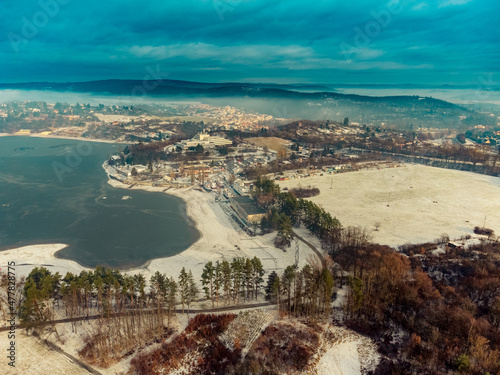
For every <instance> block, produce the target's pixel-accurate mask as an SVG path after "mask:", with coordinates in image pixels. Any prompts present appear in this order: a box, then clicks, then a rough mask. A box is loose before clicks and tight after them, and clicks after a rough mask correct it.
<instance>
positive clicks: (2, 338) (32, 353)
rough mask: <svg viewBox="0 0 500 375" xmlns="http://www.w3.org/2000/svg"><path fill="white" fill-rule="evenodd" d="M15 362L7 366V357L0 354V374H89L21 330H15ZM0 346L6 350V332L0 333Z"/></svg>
mask: <svg viewBox="0 0 500 375" xmlns="http://www.w3.org/2000/svg"><path fill="white" fill-rule="evenodd" d="M15 341H16V362H15V365H16V367H15V368H12V367H11V366H9V365H8V364H7V363H8V359H7V358H6V356H4V355H2V358H1V360H0V374H9V375H10V374H12V375H14V374H15V375H24V374H26V375H28V374H33V375H38V374H51V375H69V374H71V375H73V374H74V375H79V374H90V373H89V372H88V371H87V370H85V369H83V368H81V367H80V366H79V365H77V364H76V363H74V362H73V361H72V360H70V359H69V358H67V357H66V356H64V355H63V354H60V353H58V352H56V351H53V350H50V349H49V348H48V347H47V346H46V345H45V344H43V343H42V342H40V341H39V339H37V338H35V337H32V336H26V335H24V333H23V332H22V331H21V330H18V332H16V340H15ZM0 347H1V348H2V349H3V350H2V352H4V351H5V352H6V349H7V348H8V347H9V346H8V337H7V334H6V332H1V334H0Z"/></svg>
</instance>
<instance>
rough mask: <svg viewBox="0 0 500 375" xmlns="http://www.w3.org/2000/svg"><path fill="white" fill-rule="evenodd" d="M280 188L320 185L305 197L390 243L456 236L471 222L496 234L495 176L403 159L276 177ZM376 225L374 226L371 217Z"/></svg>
mask: <svg viewBox="0 0 500 375" xmlns="http://www.w3.org/2000/svg"><path fill="white" fill-rule="evenodd" d="M279 184H280V186H281V188H284V187H287V188H293V187H297V186H303V187H306V186H308V185H311V186H313V187H318V188H319V189H320V194H319V195H318V196H316V197H313V198H311V200H312V201H313V202H315V203H317V204H319V205H321V206H322V207H323V208H325V209H326V210H327V211H328V212H330V213H331V214H332V215H334V216H336V217H337V218H338V219H339V220H340V222H341V223H342V225H343V226H350V225H352V226H364V227H366V228H368V229H369V230H370V232H371V233H372V234H373V240H374V241H375V242H378V243H381V244H387V245H391V246H397V245H402V244H405V243H408V242H410V243H420V242H426V241H433V240H435V239H437V238H439V237H440V236H441V235H442V234H445V233H446V234H448V236H450V237H451V238H459V237H461V236H463V235H466V234H473V228H474V227H475V226H483V224H484V222H485V218H486V227H489V228H492V229H493V230H495V232H496V233H497V235H498V234H500V178H498V177H490V176H485V175H481V174H476V173H472V172H462V171H456V170H451V169H443V168H433V167H427V166H421V165H405V166H403V167H398V168H388V169H380V170H376V169H375V170H365V171H359V172H350V173H343V174H337V175H326V174H325V175H324V176H316V177H309V178H303V179H298V180H289V181H280V182H279ZM377 222H379V223H380V228H379V230H378V231H375V223H377Z"/></svg>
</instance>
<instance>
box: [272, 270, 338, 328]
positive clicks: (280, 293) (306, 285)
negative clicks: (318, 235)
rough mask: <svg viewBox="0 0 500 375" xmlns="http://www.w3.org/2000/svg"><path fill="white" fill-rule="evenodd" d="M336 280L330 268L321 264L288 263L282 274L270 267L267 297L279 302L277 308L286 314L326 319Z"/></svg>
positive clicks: (312, 319)
mask: <svg viewBox="0 0 500 375" xmlns="http://www.w3.org/2000/svg"><path fill="white" fill-rule="evenodd" d="M334 290H335V281H334V277H333V273H332V271H331V270H330V269H329V268H328V267H326V266H325V265H323V266H311V265H309V264H307V265H305V266H304V267H303V268H302V269H298V267H297V266H295V265H294V266H288V267H286V268H285V270H284V271H283V273H282V274H281V275H278V274H277V273H276V272H275V271H273V272H272V273H271V274H270V275H269V278H268V282H267V286H266V298H267V299H268V300H271V301H273V302H276V303H277V304H278V310H279V312H281V313H282V314H286V315H288V316H289V317H296V318H305V319H307V320H309V321H311V322H314V321H317V320H318V319H323V320H326V321H328V318H329V316H330V312H331V305H332V297H333V294H334Z"/></svg>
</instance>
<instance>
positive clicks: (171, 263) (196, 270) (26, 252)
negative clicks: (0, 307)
mask: <svg viewBox="0 0 500 375" xmlns="http://www.w3.org/2000/svg"><path fill="white" fill-rule="evenodd" d="M107 182H108V183H109V184H110V185H111V186H113V187H115V188H121V189H129V186H128V185H126V184H123V183H121V182H119V181H116V180H113V179H110V178H109V177H108V181H107ZM132 189H140V190H145V191H149V192H161V193H163V194H168V195H171V196H175V197H178V198H181V199H182V200H183V201H184V202H185V204H186V215H187V216H188V218H189V219H190V220H192V221H193V224H194V226H195V228H196V229H197V231H198V232H199V234H200V237H199V238H198V239H197V241H196V242H194V243H193V244H191V245H190V246H189V247H188V248H186V249H185V250H183V251H182V252H180V253H178V254H176V255H172V256H166V257H160V258H154V259H150V260H148V261H147V262H145V263H144V264H143V265H141V266H137V267H132V268H127V269H120V272H122V273H124V274H130V275H134V274H139V273H141V274H143V275H144V276H145V277H146V279H147V280H149V278H150V277H151V276H152V275H153V274H154V273H155V272H156V271H159V272H160V273H162V274H166V275H167V276H169V277H170V276H172V277H174V279H176V278H177V277H178V275H179V273H180V271H181V269H182V268H185V269H186V270H191V271H192V273H193V276H194V278H195V280H197V283H199V280H200V279H201V274H202V271H203V267H204V266H205V264H206V263H207V262H210V261H212V262H215V261H217V260H219V261H222V260H228V261H231V260H232V259H233V258H235V257H246V258H253V257H255V256H256V257H258V258H260V259H261V261H262V264H263V266H264V269H265V270H266V271H267V272H270V271H271V270H276V271H278V270H283V269H284V268H285V267H287V266H289V265H291V264H294V263H295V245H293V247H291V248H290V249H289V250H288V251H286V252H283V251H282V250H279V249H276V248H275V247H274V238H275V236H276V234H275V233H271V234H266V235H263V236H257V237H252V236H250V235H248V234H247V233H246V232H244V231H242V230H241V229H240V228H239V227H238V225H237V224H236V223H235V222H234V220H233V219H232V218H231V217H229V216H228V215H227V213H226V212H225V210H224V209H223V208H222V207H221V206H220V204H219V203H217V202H215V196H214V195H213V194H212V193H207V192H202V191H198V190H194V189H192V188H191V187H188V188H177V189H169V190H168V191H163V190H164V188H163V187H161V188H160V187H153V186H142V185H136V186H133V187H132ZM299 233H300V235H303V236H304V238H307V239H308V241H310V242H312V243H314V244H315V246H319V243H317V241H315V238H313V237H312V236H311V235H310V234H309V233H308V232H307V230H303V228H300V229H299ZM66 246H67V245H65V244H37V245H31V246H24V247H19V248H12V249H9V250H4V251H0V267H1V266H2V265H4V266H6V265H7V264H8V262H9V261H15V262H16V264H17V265H18V266H16V276H18V277H19V276H27V275H28V274H29V273H30V272H31V269H32V268H34V267H39V266H47V267H46V268H48V269H49V270H50V271H51V272H52V273H55V272H59V273H60V274H62V275H63V276H64V274H65V273H66V272H72V273H74V274H79V273H80V272H81V271H83V270H86V271H89V270H90V271H91V270H92V269H91V268H87V267H85V266H83V265H80V264H79V263H78V262H76V261H74V260H70V259H65V258H58V257H57V253H58V252H59V251H60V250H62V249H64V248H65V247H66ZM298 246H299V248H300V259H299V264H298V265H299V267H302V266H304V265H305V264H307V259H308V258H310V257H314V258H315V257H316V255H315V254H314V252H313V251H312V250H311V249H310V248H309V247H308V246H306V245H305V244H302V243H299V245H298ZM4 270H6V268H4V269H2V270H0V273H1V272H4Z"/></svg>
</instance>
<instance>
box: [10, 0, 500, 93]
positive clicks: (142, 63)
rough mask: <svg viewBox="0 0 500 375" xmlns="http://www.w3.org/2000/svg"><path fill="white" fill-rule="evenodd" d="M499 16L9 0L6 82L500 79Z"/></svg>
mask: <svg viewBox="0 0 500 375" xmlns="http://www.w3.org/2000/svg"><path fill="white" fill-rule="evenodd" d="M499 14H500V3H499V2H498V0H399V1H398V0H391V1H389V2H387V1H378V0H371V1H368V0H355V1H345V0H342V1H339V0H308V1H304V0H198V1H195V0H176V1H172V0H146V1H138V0H133V1H131V0H107V1H105V0H85V1H82V0H40V1H38V0H1V2H0V15H1V17H2V22H1V23H0V35H1V36H2V38H1V42H0V43H1V44H0V46H1V47H0V82H28V81H57V82H65V81H88V80H97V79H108V78H121V79H127V78H131V79H143V78H144V77H146V76H148V75H149V76H151V75H152V72H153V73H154V74H157V75H161V76H162V77H163V78H169V79H181V80H192V81H202V82H227V81H244V82H277V83H305V82H311V83H333V84H334V83H396V84H397V83H426V84H463V83H467V84H475V83H477V82H478V81H480V80H484V79H485V77H488V78H487V80H488V81H489V82H491V83H495V84H497V85H498V82H499V81H500V69H499V67H500V63H499V62H500V36H499V31H500V28H499V24H500V21H499V19H498V15H499ZM155 78H156V77H155Z"/></svg>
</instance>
